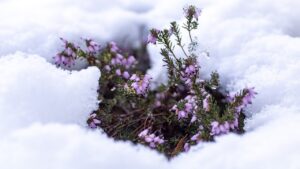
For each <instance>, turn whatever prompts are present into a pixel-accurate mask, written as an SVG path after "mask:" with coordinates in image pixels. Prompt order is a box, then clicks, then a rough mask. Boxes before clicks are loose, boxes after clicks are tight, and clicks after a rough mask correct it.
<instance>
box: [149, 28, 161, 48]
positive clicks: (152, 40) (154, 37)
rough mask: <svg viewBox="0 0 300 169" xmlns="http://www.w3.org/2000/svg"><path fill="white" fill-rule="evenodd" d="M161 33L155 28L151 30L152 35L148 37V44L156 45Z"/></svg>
mask: <svg viewBox="0 0 300 169" xmlns="http://www.w3.org/2000/svg"><path fill="white" fill-rule="evenodd" d="M159 33H160V30H158V29H155V28H153V29H151V30H150V34H149V35H148V39H147V43H152V44H156V41H157V38H158V35H159Z"/></svg>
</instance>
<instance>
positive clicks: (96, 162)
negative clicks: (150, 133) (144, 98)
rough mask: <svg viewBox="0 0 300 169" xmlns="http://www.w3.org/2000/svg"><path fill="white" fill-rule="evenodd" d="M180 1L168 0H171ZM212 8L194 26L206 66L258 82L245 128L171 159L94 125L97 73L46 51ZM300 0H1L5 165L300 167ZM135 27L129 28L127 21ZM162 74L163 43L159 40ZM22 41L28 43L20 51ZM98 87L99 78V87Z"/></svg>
mask: <svg viewBox="0 0 300 169" xmlns="http://www.w3.org/2000/svg"><path fill="white" fill-rule="evenodd" d="M170 2H171V3H170ZM189 2H191V3H193V4H195V5H197V6H200V7H201V8H203V14H202V16H201V17H200V20H199V21H200V29H199V31H197V32H194V35H197V37H198V40H199V42H200V46H201V49H200V50H208V51H209V52H210V57H209V58H207V57H201V58H200V64H201V65H202V73H203V76H205V77H207V76H208V75H209V72H210V71H212V70H218V72H219V73H220V75H221V77H222V79H221V80H222V83H223V84H225V85H226V86H227V87H228V88H230V89H231V91H236V90H239V89H241V88H243V87H245V86H246V85H247V86H249V87H251V86H255V87H256V90H257V92H258V93H259V95H257V98H256V99H255V101H254V103H253V106H251V107H249V109H248V112H247V114H248V115H249V120H248V121H247V125H246V129H247V133H246V134H244V135H242V136H238V135H233V134H231V135H227V136H222V137H219V138H218V139H217V141H216V142H215V143H205V144H201V145H199V146H196V147H194V148H192V150H191V152H189V153H185V154H182V155H180V156H178V157H176V158H175V159H173V160H172V161H167V160H166V159H165V158H164V157H163V156H161V155H158V154H157V153H156V152H154V151H151V150H149V149H147V148H145V147H143V146H133V145H131V144H130V143H128V142H114V141H113V140H111V139H108V138H106V136H105V135H104V134H99V131H91V130H88V129H86V124H85V120H86V118H87V116H88V114H89V113H90V112H92V111H93V110H95V109H96V108H97V94H96V91H97V88H98V83H97V82H98V78H99V77H100V72H99V71H98V70H97V68H94V67H91V68H88V69H84V70H81V71H72V72H70V71H64V70H61V69H57V68H56V67H55V66H53V65H51V64H50V63H48V62H47V61H51V57H52V56H53V55H54V54H55V53H56V51H57V50H58V49H59V48H60V42H59V39H58V37H61V36H62V37H66V38H67V39H69V40H75V41H77V40H78V39H79V37H86V36H88V37H95V38H96V39H97V40H99V41H102V42H105V41H107V40H112V39H116V40H117V41H126V42H129V41H131V42H132V43H135V42H136V41H137V40H139V38H140V37H139V33H137V32H138V31H139V30H140V27H141V26H143V25H146V27H156V28H162V25H168V22H169V21H172V20H178V21H181V18H180V16H181V15H182V13H181V12H180V10H181V8H182V7H183V6H184V5H185V4H187V3H189ZM299 5H300V2H299V1H297V0H285V1H280V0H273V1H271V0H254V1H242V0H228V1H222V0H213V1H211V0H203V1H201V2H198V1H197V2H196V1H192V0H190V1H184V0H178V1H177V2H176V3H174V2H173V1H167V0H164V1H157V0H154V1H137V0H134V1H129V0H128V1H127V0H113V1H109V3H108V2H107V1H104V0H101V1H97V2H95V1H89V2H83V1H77V0H75V1H74V0H72V1H70V0H60V1H58V0H51V1H50V0H45V1H38V0H27V1H18V0H2V1H0V20H1V22H0V40H1V44H0V79H1V80H0V116H1V119H0V135H1V137H0V151H1V153H0V168H3V169H7V168H13V169H18V168H22V169H23V168H28V169H29V168H30V169H39V168H46V169H47V168H49V169H50V168H58V169H69V168H72V169H74V168H75V169H76V168H112V169H113V168H132V169H135V168H158V167H160V168H162V169H164V168H174V169H180V168H187V167H188V168H190V169H193V168H199V167H202V168H229V169H232V168H239V169H240V168H245V169H247V168H251V169H252V168H263V169H265V168H272V169H276V168H278V169H279V168H288V169H294V168H295V169H296V168H300V162H299V161H298V159H299V158H300V149H299V147H300V132H299V130H298V128H299V127H300V126H299V120H300V98H299V97H300V96H299V94H300V89H299V87H298V86H299V85H300V77H299V76H300V67H299V65H300V57H299V53H300V48H299V46H300V40H299V35H300V29H299V28H300V24H299V23H300V22H299V20H300V18H299V15H300V11H299V10H298V7H299ZM124 28H126V31H124ZM149 50H150V54H151V56H152V61H153V65H155V66H154V67H153V69H152V70H151V71H150V73H151V74H152V75H153V76H154V77H155V78H156V79H158V78H160V77H159V75H161V71H162V68H161V65H162V62H161V61H160V59H157V58H159V57H160V56H159V54H158V48H156V47H153V46H150V47H149ZM17 51H21V52H17ZM100 87H101V86H100Z"/></svg>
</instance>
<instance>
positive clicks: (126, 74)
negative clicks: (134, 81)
mask: <svg viewBox="0 0 300 169" xmlns="http://www.w3.org/2000/svg"><path fill="white" fill-rule="evenodd" d="M123 77H124V78H125V79H129V77H130V74H129V73H128V72H127V71H125V72H123Z"/></svg>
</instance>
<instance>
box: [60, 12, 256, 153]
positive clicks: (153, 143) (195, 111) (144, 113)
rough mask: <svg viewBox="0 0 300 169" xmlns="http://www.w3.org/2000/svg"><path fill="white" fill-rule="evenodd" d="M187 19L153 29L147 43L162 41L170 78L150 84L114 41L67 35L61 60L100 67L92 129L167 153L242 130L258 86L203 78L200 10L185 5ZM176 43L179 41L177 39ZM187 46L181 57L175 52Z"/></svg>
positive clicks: (92, 115) (64, 62)
mask: <svg viewBox="0 0 300 169" xmlns="http://www.w3.org/2000/svg"><path fill="white" fill-rule="evenodd" d="M184 13H185V17H186V22H185V23H184V25H183V26H182V27H181V26H180V25H179V24H178V23H176V22H172V23H171V24H170V28H169V29H164V30H158V29H152V30H150V34H149V36H148V43H152V44H155V45H160V46H161V47H162V48H161V55H162V59H163V61H164V62H165V66H166V67H167V69H168V83H167V84H160V85H159V86H158V87H156V88H154V89H152V88H150V84H151V81H152V79H151V77H150V76H149V75H147V74H144V73H143V72H144V71H142V70H141V69H139V68H138V67H140V66H137V65H138V64H139V63H138V61H137V59H136V57H135V56H132V55H130V54H128V53H124V52H122V50H120V48H119V47H118V46H117V45H116V43H114V42H110V43H108V44H107V45H106V46H105V47H103V48H101V47H100V46H99V45H98V44H97V43H96V42H94V41H93V40H91V39H85V40H84V42H85V48H84V49H83V48H81V47H78V46H76V45H74V44H73V43H71V42H68V41H66V40H64V39H62V40H63V42H64V49H63V51H61V52H60V53H58V54H57V55H56V56H55V62H56V64H57V65H59V66H61V65H65V66H71V65H72V64H74V60H75V59H77V58H82V59H86V60H87V62H88V63H89V65H90V66H97V67H98V68H99V69H100V70H101V73H102V75H101V78H100V80H99V85H100V89H99V101H100V103H99V110H97V111H95V112H94V113H92V114H91V115H90V117H89V118H88V120H87V124H88V125H89V127H90V128H97V127H100V128H101V129H103V131H104V132H105V133H107V135H108V136H110V137H112V138H114V139H116V140H130V141H132V142H133V143H140V144H144V145H147V146H149V147H151V148H153V149H156V150H157V151H159V152H162V153H164V154H165V155H166V156H167V157H172V156H175V155H177V154H178V153H180V152H183V151H188V150H189V148H190V146H192V145H195V144H197V143H199V142H205V141H213V140H214V137H215V136H219V135H223V134H227V133H230V132H234V133H243V126H244V119H245V116H244V113H243V111H244V108H245V107H246V106H247V105H248V104H251V100H252V99H253V97H254V95H255V94H256V93H255V92H254V88H245V89H243V90H241V91H240V92H239V93H236V94H235V95H229V94H228V92H221V91H224V90H220V89H221V88H222V85H221V84H220V81H219V74H218V73H217V72H212V73H211V77H210V79H202V78H201V74H200V70H201V69H200V66H199V65H198V60H197V59H198V56H197V55H196V54H194V51H195V49H197V42H196V41H195V40H194V39H193V38H192V35H191V33H192V31H193V30H195V29H197V28H198V17H199V15H200V13H201V10H199V9H198V8H196V7H195V6H188V7H186V8H184ZM181 29H184V30H186V31H187V33H188V36H189V40H190V42H189V44H188V49H186V48H185V45H184V44H183V42H182V35H181ZM174 42H175V43H174ZM175 47H179V48H180V49H181V50H182V54H180V56H181V57H179V54H177V53H175V52H174V49H175ZM182 56H183V57H182Z"/></svg>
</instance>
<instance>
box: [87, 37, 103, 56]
mask: <svg viewBox="0 0 300 169" xmlns="http://www.w3.org/2000/svg"><path fill="white" fill-rule="evenodd" d="M84 41H85V45H86V47H87V49H88V52H90V53H93V54H96V53H97V52H98V51H99V50H100V45H99V44H97V43H96V42H95V41H93V40H92V39H84Z"/></svg>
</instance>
